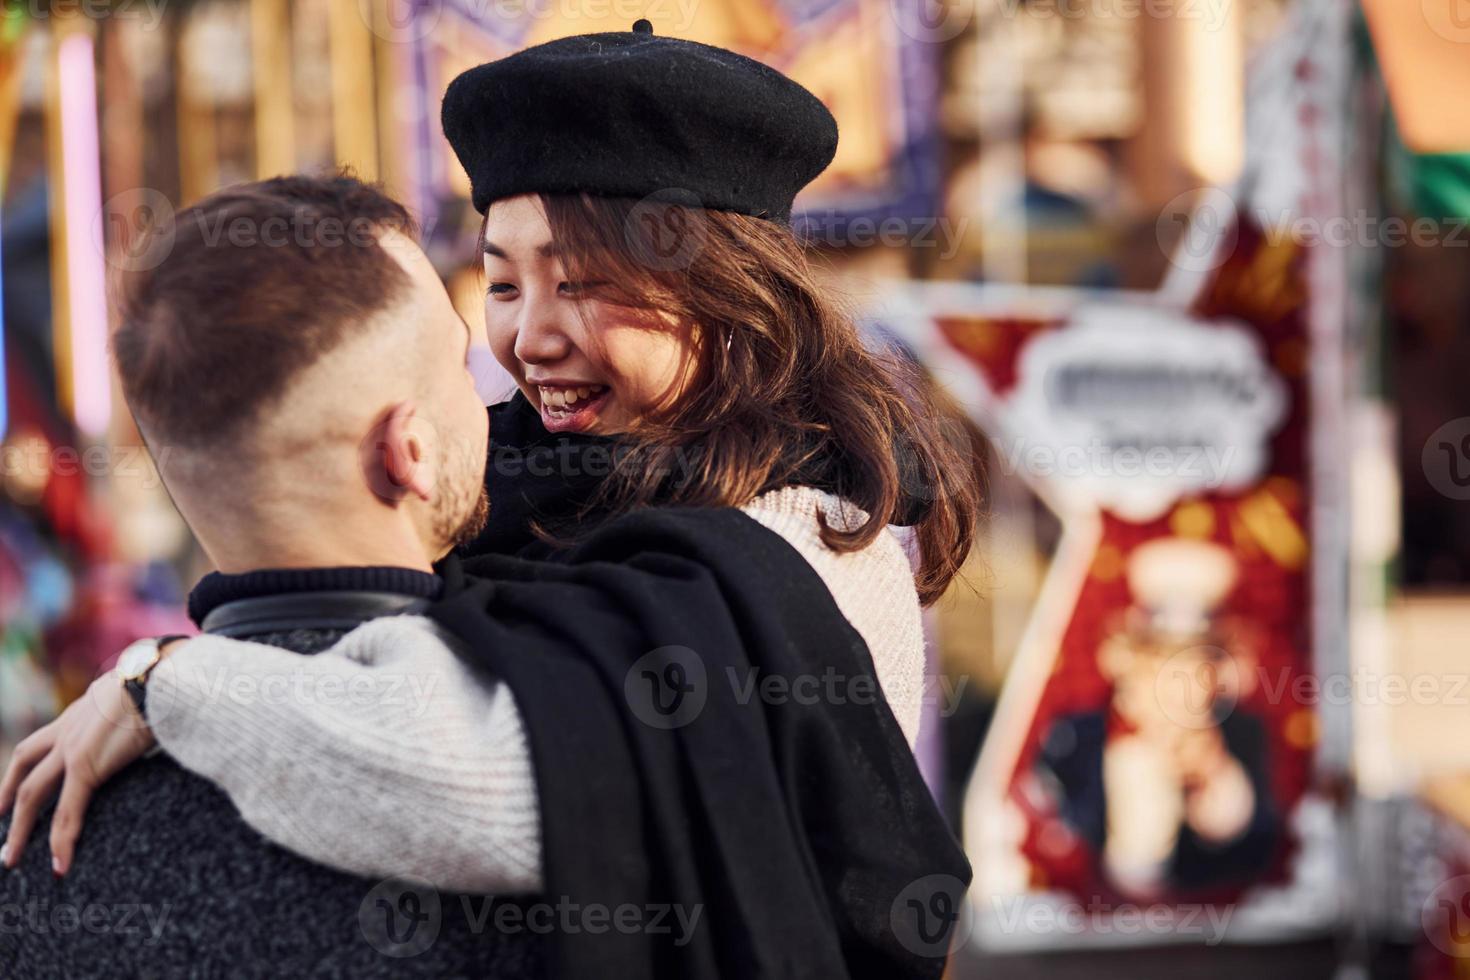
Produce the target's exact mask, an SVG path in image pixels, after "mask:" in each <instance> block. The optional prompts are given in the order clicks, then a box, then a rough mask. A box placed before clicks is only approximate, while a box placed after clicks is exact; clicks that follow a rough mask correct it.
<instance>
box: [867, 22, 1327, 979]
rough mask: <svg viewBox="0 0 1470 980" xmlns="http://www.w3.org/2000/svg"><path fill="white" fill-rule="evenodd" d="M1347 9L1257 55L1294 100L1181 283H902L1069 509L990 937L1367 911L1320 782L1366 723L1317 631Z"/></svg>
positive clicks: (1160, 938)
mask: <svg viewBox="0 0 1470 980" xmlns="http://www.w3.org/2000/svg"><path fill="white" fill-rule="evenodd" d="M1329 6H1331V5H1330V4H1328V3H1319V4H1314V5H1311V6H1310V7H1309V8H1308V10H1307V12H1306V13H1305V15H1304V16H1303V17H1301V18H1300V19H1299V20H1298V21H1297V22H1296V24H1295V27H1294V29H1293V30H1292V31H1291V32H1290V33H1289V34H1288V36H1287V37H1285V38H1284V39H1282V41H1280V42H1278V46H1277V50H1276V52H1274V57H1266V58H1263V59H1262V61H1261V62H1259V63H1258V65H1257V71H1265V72H1269V73H1270V76H1269V77H1270V78H1271V79H1273V80H1274V84H1275V85H1276V86H1277V87H1276V88H1275V91H1274V93H1273V94H1274V97H1267V98H1266V99H1265V102H1264V103H1263V104H1264V105H1266V106H1267V107H1268V108H1267V112H1266V117H1267V119H1268V120H1269V121H1268V122H1266V123H1262V124H1258V125H1257V126H1254V127H1252V129H1253V130H1254V132H1253V135H1254V136H1255V137H1256V138H1255V140H1254V141H1253V142H1254V151H1253V152H1252V153H1251V154H1250V155H1249V157H1248V162H1247V169H1246V172H1245V175H1244V176H1243V178H1242V181H1241V183H1240V185H1238V186H1237V187H1235V188H1232V189H1229V190H1224V189H1216V190H1211V191H1207V192H1205V193H1203V194H1200V195H1195V196H1193V197H1192V200H1191V202H1190V203H1191V208H1190V213H1189V215H1188V220H1187V223H1186V227H1185V228H1184V230H1183V233H1182V235H1180V236H1179V239H1178V245H1177V248H1176V249H1175V251H1174V265H1175V272H1176V274H1175V275H1173V276H1172V277H1171V278H1170V279H1169V281H1167V282H1166V283H1165V285H1164V287H1163V288H1162V289H1161V290H1160V291H1159V292H1157V293H1148V294H1144V293H1119V292H1112V293H1107V292H1083V291H1076V290H1068V289H1050V290H1048V289H1034V288H1032V289H1027V288H1019V287H1001V286H972V285H963V284H902V285H895V286H894V287H893V289H892V293H891V294H890V295H889V296H888V297H887V299H886V301H885V302H884V303H883V304H881V310H880V311H879V312H878V313H876V315H875V317H874V320H875V323H876V326H877V327H878V328H879V329H880V330H883V331H886V332H887V333H888V334H890V335H891V336H892V337H894V338H895V339H897V340H898V341H899V342H900V343H902V344H903V345H904V346H906V347H907V348H908V349H909V350H910V351H911V352H912V353H913V355H914V356H915V357H916V358H917V359H918V360H919V361H920V362H921V363H922V364H924V365H925V367H926V368H928V369H929V371H930V372H931V373H932V374H933V375H934V376H935V377H936V379H937V380H939V381H940V383H942V384H943V385H944V386H945V387H946V388H947V389H948V390H949V391H950V393H951V394H952V395H954V396H955V398H956V399H957V400H958V401H959V402H960V403H961V404H962V405H963V406H964V407H965V408H966V409H967V410H968V412H969V413H970V414H971V416H972V417H973V419H974V420H975V421H976V423H977V424H979V425H980V427H981V428H982V429H983V430H984V432H985V433H986V435H987V436H988V437H989V439H990V441H991V444H992V450H993V452H992V459H993V460H994V461H995V462H994V464H993V465H994V466H995V467H996V468H998V469H999V470H1000V471H1001V474H1000V476H1001V477H1012V476H1013V477H1015V478H1018V479H1019V480H1020V481H1021V483H1023V484H1024V485H1025V486H1026V487H1027V488H1028V489H1029V490H1030V491H1031V492H1032V493H1034V495H1035V497H1036V498H1037V499H1038V500H1039V501H1040V502H1041V504H1042V505H1044V506H1045V508H1046V509H1047V510H1049V511H1051V513H1052V514H1053V515H1055V517H1056V519H1057V520H1058V521H1059V522H1060V525H1061V535H1060V539H1059V540H1058V542H1057V544H1056V546H1055V549H1054V551H1053V552H1052V553H1051V554H1050V556H1049V557H1050V565H1049V570H1048V572H1047V575H1046V578H1045V579H1044V581H1043V583H1042V584H1041V586H1040V589H1039V592H1038V594H1037V596H1036V599H1035V602H1034V605H1033V607H1032V609H1031V614H1030V620H1029V624H1028V626H1027V627H1026V629H1025V631H1024V633H1023V635H1022V638H1021V641H1020V646H1019V649H1017V651H1016V653H1015V656H1014V659H1013V660H1012V662H1011V666H1010V669H1009V671H1008V673H1007V675H1006V678H1005V683H1004V687H1003V689H1002V691H1001V695H1000V700H999V703H998V705H997V708H996V713H995V716H994V719H993V721H992V722H991V725H990V729H989V731H988V732H987V735H986V740H985V744H984V748H983V750H982V753H981V757H980V760H979V763H978V765H977V767H976V771H975V773H974V775H973V777H972V779H971V781H970V784H969V788H968V791H967V796H966V800H965V839H966V846H967V849H968V850H969V853H970V857H971V861H972V862H973V864H974V866H975V881H974V885H973V888H972V892H971V900H972V902H971V905H972V908H971V914H972V915H973V917H974V928H975V935H976V937H977V940H978V941H979V942H980V943H981V944H982V945H983V946H984V947H987V948H990V949H997V950H1005V949H1021V948H1042V949H1057V948H1060V947H1065V946H1067V945H1077V946H1111V945H1128V944H1135V945H1142V944H1150V943H1159V942H1205V943H1212V942H1218V941H1220V940H1222V939H1223V940H1230V941H1260V940H1270V939H1284V938H1288V937H1294V936H1300V935H1303V934H1308V933H1312V932H1320V931H1323V930H1326V929H1330V928H1332V927H1333V926H1334V925H1335V924H1336V923H1337V922H1338V921H1339V916H1341V915H1342V914H1343V905H1342V903H1341V901H1340V895H1341V882H1340V880H1339V870H1338V866H1337V863H1336V858H1335V857H1334V853H1335V852H1336V851H1337V850H1338V848H1339V845H1340V842H1341V832H1340V828H1339V827H1338V815H1337V812H1336V810H1335V808H1334V806H1333V804H1332V802H1331V799H1330V796H1331V792H1330V788H1329V787H1330V785H1331V781H1330V779H1326V778H1323V777H1324V775H1328V774H1330V772H1331V771H1332V770H1333V769H1335V768H1338V767H1340V766H1341V765H1342V764H1343V763H1344V761H1345V760H1346V758H1347V756H1348V746H1347V744H1346V743H1347V740H1348V730H1347V726H1345V725H1344V724H1342V723H1341V714H1342V713H1343V711H1344V710H1345V709H1343V708H1342V707H1341V704H1342V702H1341V698H1338V699H1337V701H1338V704H1339V707H1338V708H1337V709H1335V711H1334V709H1333V708H1332V707H1331V703H1332V702H1333V701H1334V697H1333V691H1332V690H1325V689H1324V687H1323V685H1324V682H1330V681H1331V680H1341V679H1342V677H1343V671H1344V667H1345V664H1344V663H1343V650H1342V646H1341V644H1340V642H1338V637H1336V636H1335V635H1334V636H1324V635H1323V634H1324V629H1323V628H1322V626H1321V624H1322V623H1323V622H1324V620H1326V621H1331V620H1333V619H1335V618H1339V617H1340V616H1341V608H1340V603H1341V602H1342V601H1343V596H1342V595H1341V593H1340V592H1339V591H1337V590H1336V589H1334V588H1332V587H1330V586H1329V587H1326V588H1324V587H1323V586H1322V584H1321V583H1322V582H1323V581H1324V580H1330V579H1331V576H1332V575H1333V574H1334V573H1335V569H1338V568H1340V567H1342V566H1343V564H1344V563H1345V561H1346V554H1345V551H1344V543H1343V541H1342V538H1341V535H1340V533H1339V531H1338V522H1337V519H1336V518H1337V515H1335V514H1334V512H1333V511H1332V510H1331V509H1330V508H1328V509H1324V508H1323V507H1322V506H1320V504H1321V501H1319V499H1318V495H1319V494H1321V493H1322V487H1323V486H1324V485H1329V484H1340V483H1341V482H1343V480H1344V479H1345V474H1344V464H1343V454H1342V453H1341V452H1338V451H1335V449H1334V446H1335V445H1336V443H1335V442H1334V439H1335V436H1334V434H1333V432H1332V430H1331V429H1330V427H1329V426H1328V424H1327V422H1326V420H1327V419H1328V418H1329V417H1330V416H1331V415H1332V414H1334V410H1333V409H1332V408H1331V407H1330V406H1331V404H1332V402H1333V400H1334V399H1335V398H1337V397H1339V396H1338V394H1337V393H1336V391H1335V389H1334V387H1333V382H1332V381H1331V380H1330V376H1331V375H1332V374H1334V372H1335V370H1336V368H1335V360H1336V358H1337V357H1338V356H1340V355H1339V353H1338V345H1339V344H1340V343H1341V336H1340V323H1341V313H1340V305H1339V304H1340V303H1341V302H1342V294H1343V291H1344V284H1343V282H1342V268H1341V265H1342V261H1343V259H1342V251H1343V250H1342V249H1331V248H1326V247H1314V246H1313V240H1314V233H1312V232H1311V231H1310V229H1309V228H1308V225H1309V224H1310V223H1311V222H1313V221H1320V220H1324V219H1326V218H1328V217H1329V216H1331V215H1335V214H1337V213H1338V212H1339V208H1340V205H1339V204H1338V203H1337V202H1336V201H1335V200H1334V199H1333V198H1332V197H1331V196H1330V195H1326V194H1323V193H1322V191H1321V188H1323V187H1332V186H1334V179H1335V178H1337V177H1338V175H1337V174H1336V173H1335V172H1329V171H1330V169H1331V168H1330V167H1329V166H1328V164H1327V161H1328V160H1329V159H1330V158H1329V157H1328V156H1327V154H1326V153H1325V152H1324V148H1325V147H1327V146H1331V145H1334V143H1333V141H1334V140H1335V139H1336V134H1337V133H1338V132H1339V131H1338V130H1337V129H1335V128H1334V127H1335V126H1337V125H1338V122H1337V121H1336V120H1335V117H1336V116H1337V115H1338V113H1337V111H1336V110H1335V109H1334V108H1333V102H1332V99H1333V98H1334V96H1333V93H1334V92H1335V91H1340V86H1341V84H1342V76H1341V74H1340V73H1341V72H1342V71H1344V70H1345V67H1346V66H1345V65H1342V64H1338V65H1329V64H1324V63H1323V61H1322V59H1321V58H1320V57H1319V56H1318V55H1316V54H1314V53H1313V52H1315V51H1321V50H1327V51H1338V50H1340V47H1341V46H1340V45H1338V44H1334V43H1320V42H1322V41H1323V39H1324V37H1326V36H1327V34H1328V32H1331V31H1334V30H1336V31H1341V30H1342V29H1343V28H1344V21H1343V20H1342V19H1341V16H1342V11H1341V10H1340V9H1339V10H1329V9H1328V8H1329ZM1335 6H1336V7H1338V8H1341V6H1342V5H1340V4H1338V5H1335ZM1283 50H1284V52H1285V53H1284V54H1283V53H1282V52H1283ZM1334 73H1337V74H1334ZM1303 80H1312V81H1315V84H1306V85H1302V84H1300V83H1301V82H1302V81H1303ZM1303 93H1305V95H1303ZM1263 168H1268V169H1269V173H1266V172H1263ZM1168 224H1169V222H1168V221H1167V216H1166V217H1165V218H1161V220H1160V231H1161V238H1160V242H1161V246H1162V245H1163V243H1164V234H1163V233H1164V231H1165V230H1167V225H1168ZM1314 365H1320V366H1321V370H1314V369H1313V368H1314ZM1337 414H1340V410H1338V411H1337ZM998 478H1000V477H998ZM1336 694H1338V695H1341V696H1342V697H1344V698H1345V697H1346V696H1347V694H1348V692H1346V691H1337V692H1336ZM1324 760H1326V761H1325V762H1324ZM1141 917H1143V918H1141Z"/></svg>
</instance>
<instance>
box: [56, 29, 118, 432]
mask: <svg viewBox="0 0 1470 980" xmlns="http://www.w3.org/2000/svg"><path fill="white" fill-rule="evenodd" d="M57 65H58V68H59V69H60V72H59V74H60V78H59V83H60V102H61V154H62V186H63V196H64V201H65V205H64V206H65V212H64V214H65V221H66V243H67V248H66V274H67V294H68V307H69V309H70V313H71V370H72V405H73V411H74V413H75V416H76V423H77V427H78V428H79V429H81V430H82V432H84V433H86V434H87V435H92V436H100V435H102V434H104V433H105V432H106V431H107V423H108V420H109V417H110V415H111V413H112V396H111V392H110V391H109V387H108V385H109V379H108V373H107V294H106V288H105V286H106V278H107V277H106V272H105V268H104V261H105V260H104V257H103V255H102V250H101V244H100V243H99V245H98V247H97V248H96V249H92V248H88V247H87V243H88V242H90V241H92V238H93V236H92V228H91V225H92V221H93V219H94V218H96V217H97V216H98V215H100V214H101V212H102V168H101V157H100V154H99V150H98V133H97V77H96V67H95V52H94V47H93V43H92V37H91V35H90V34H89V33H87V32H85V31H75V32H73V33H72V34H70V35H68V36H67V37H66V38H64V39H63V40H62V41H61V43H60V45H59V46H58V50H57Z"/></svg>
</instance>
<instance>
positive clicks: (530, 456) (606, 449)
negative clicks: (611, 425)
mask: <svg viewBox="0 0 1470 980" xmlns="http://www.w3.org/2000/svg"><path fill="white" fill-rule="evenodd" d="M489 413H490V452H489V459H488V461H487V466H486V468H485V488H486V491H487V492H488V493H489V495H490V520H489V522H488V523H487V524H486V526H485V530H484V531H483V532H481V534H480V535H479V536H478V537H476V538H475V539H474V540H473V541H470V542H469V543H468V544H465V545H463V546H461V547H460V549H459V554H460V556H461V557H466V558H468V557H473V556H475V555H488V554H494V555H517V554H518V555H521V556H523V557H535V558H541V557H546V556H548V555H550V554H551V553H552V552H553V551H554V550H556V549H555V548H554V547H553V546H550V545H547V544H545V543H544V542H542V541H541V540H540V539H538V538H537V537H536V535H535V533H534V532H533V531H532V529H531V525H532V523H533V522H536V523H539V524H540V525H541V527H542V528H544V529H545V530H547V531H550V532H552V533H553V534H563V533H564V532H568V531H570V530H572V529H573V528H575V529H577V530H579V531H585V530H586V529H588V528H590V527H592V526H595V525H596V524H597V523H599V522H600V521H602V520H604V519H606V518H607V517H608V516H609V514H608V513H607V511H606V510H605V509H603V508H601V507H600V506H598V505H599V502H600V500H599V498H598V496H597V491H598V490H599V489H600V488H601V486H602V484H603V482H604V481H605V480H606V478H607V477H608V475H609V474H610V473H611V472H612V470H613V467H614V466H615V465H616V464H617V462H618V461H619V460H620V459H626V458H627V456H628V454H630V453H632V452H634V451H635V447H634V444H633V443H631V442H629V441H627V440H625V439H621V438H619V437H616V436H593V435H585V434H582V433H560V434H555V435H553V434H552V433H550V432H547V431H546V427H545V426H543V425H542V424H541V415H540V413H538V412H537V411H536V409H535V408H534V407H533V406H532V405H531V403H530V402H529V401H528V400H527V398H526V396H525V395H524V394H522V393H521V392H519V391H517V392H516V393H515V395H513V396H512V397H511V398H510V399H509V400H507V401H503V402H500V403H498V404H496V405H491V406H490V408H489ZM898 461H899V466H900V472H901V473H902V475H903V478H904V479H903V483H904V486H905V488H909V487H920V486H922V481H921V480H920V479H919V478H918V477H917V476H916V475H915V474H913V473H911V472H909V470H908V468H907V467H909V466H911V463H912V461H911V460H910V459H909V457H908V456H907V455H906V454H904V453H902V452H900V453H899V454H898ZM845 466H846V464H845V462H844V461H843V460H841V459H835V458H833V457H831V456H830V455H824V456H817V457H816V458H815V459H814V460H813V461H812V462H811V463H809V464H808V465H807V466H806V468H805V469H804V470H803V471H802V472H801V473H798V474H796V475H794V476H793V477H792V478H791V479H789V480H788V481H786V482H787V483H788V484H800V485H804V486H812V487H817V488H819V489H822V490H828V491H831V492H832V493H835V494H837V495H838V496H840V497H845V496H848V494H847V493H846V492H845V490H846V484H847V482H848V481H847V478H846V472H845ZM770 489H775V488H774V487H772V488H770ZM929 506H930V499H929V496H928V495H927V494H924V493H921V492H920V493H912V492H908V490H907V489H905V491H904V493H903V495H902V496H901V498H900V500H899V505H898V508H897V514H896V515H895V516H894V518H893V520H892V522H891V523H895V524H905V525H908V524H916V523H918V522H919V521H920V520H921V519H922V518H923V517H924V515H925V514H926V513H927V512H928V509H929Z"/></svg>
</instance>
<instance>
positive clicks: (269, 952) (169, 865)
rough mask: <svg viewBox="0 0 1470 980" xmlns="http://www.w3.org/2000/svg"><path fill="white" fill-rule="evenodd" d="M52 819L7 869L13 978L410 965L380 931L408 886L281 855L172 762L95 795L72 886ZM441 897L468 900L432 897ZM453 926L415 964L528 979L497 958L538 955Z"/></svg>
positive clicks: (5, 942)
mask: <svg viewBox="0 0 1470 980" xmlns="http://www.w3.org/2000/svg"><path fill="white" fill-rule="evenodd" d="M50 816H51V814H50V810H49V808H48V810H47V811H45V812H43V813H42V815H41V819H40V820H39V822H38V824H37V826H36V828H35V830H34V831H33V832H32V835H31V840H30V842H29V844H28V845H27V847H26V850H25V853H24V855H23V857H22V860H21V863H20V865H19V866H18V867H17V868H16V869H15V870H14V871H12V872H10V873H9V874H0V917H4V921H0V964H4V965H5V967H6V969H4V970H0V974H3V975H4V976H6V977H50V976H60V975H76V976H93V975H112V976H131V975H138V974H140V973H141V974H146V975H150V976H187V975H191V971H197V970H200V969H203V970H204V971H205V972H206V973H211V974H213V973H215V972H218V973H219V974H220V975H225V974H230V975H239V976H256V975H259V976H278V975H283V974H284V975H303V976H304V975H313V976H353V977H379V976H382V977H388V976H394V975H396V974H395V970H394V967H395V966H401V960H399V959H397V958H396V957H395V951H394V950H393V949H392V945H391V944H392V942H393V941H396V940H389V939H385V937H384V936H379V935H378V934H377V933H378V932H379V931H381V929H379V928H377V927H375V925H374V923H375V922H376V920H377V919H382V918H383V916H384V912H383V910H382V908H381V907H379V904H375V902H374V895H376V894H377V893H378V892H380V891H382V890H383V889H384V888H385V887H386V888H389V889H390V890H391V889H393V888H400V890H401V887H400V886H398V885H396V884H394V883H384V882H377V881H373V880H370V879H367V878H361V877H358V876H355V875H350V874H346V873H344V872H339V871H336V870H333V869H331V868H326V867H323V866H321V865H318V864H314V863H312V862H310V861H307V860H305V859H303V858H300V857H298V856H296V855H294V854H292V853H290V852H289V851H286V850H285V849H283V848H280V847H277V846H276V845H274V844H272V843H271V842H269V841H268V840H266V839H265V838H264V837H262V836H261V835H260V834H259V833H258V832H256V831H255V830H254V829H253V828H251V827H250V826H249V825H248V824H246V823H245V821H244V820H243V819H241V817H240V816H239V814H238V812H237V811H236V810H235V807H234V804H233V803H232V802H231V801H230V798H229V797H228V796H227V795H226V794H225V793H224V792H223V791H222V790H220V789H219V788H218V787H216V786H215V785H214V784H212V783H210V782H209V781H207V780H205V779H202V778H200V777H199V776H196V775H194V774H193V773H191V772H189V771H187V770H185V769H183V768H182V767H181V766H179V765H178V764H177V763H175V762H174V761H173V760H172V759H170V758H169V757H168V756H166V755H160V756H156V757H155V758H153V759H149V760H146V761H143V762H140V763H138V764H135V765H133V766H131V767H129V768H128V769H127V770H125V771H124V772H123V773H121V774H119V775H118V776H117V777H116V778H114V779H113V780H112V781H111V782H109V783H108V784H107V785H106V786H104V787H102V788H101V789H100V790H99V791H98V793H97V795H96V797H95V798H94V799H93V801H92V803H91V805H90V806H89V807H88V811H87V818H86V826H85V829H84V830H83V832H82V837H81V840H80V841H79V843H78V847H77V854H76V858H75V860H74V862H73V867H72V869H71V870H70V872H69V873H68V874H67V875H66V877H65V878H56V877H55V876H54V875H53V874H52V873H51V870H50V849H49V847H48V846H47V837H48V834H49V827H50ZM0 826H3V827H5V828H8V822H6V821H0ZM0 833H3V829H0ZM423 890H424V892H425V894H423V895H421V896H419V898H420V904H427V903H428V902H429V900H430V894H431V893H433V889H431V888H428V887H427V886H424V889H423ZM432 901H433V902H435V903H442V904H445V905H447V904H448V903H450V902H451V901H454V902H458V901H459V899H458V896H447V895H446V896H439V895H437V894H436V893H433V894H432ZM476 901H480V902H484V901H488V900H487V899H476ZM388 907H389V908H396V907H397V906H396V905H394V904H393V903H392V902H390V903H389V906H388ZM454 909H455V912H456V914H458V911H459V909H458V906H457V905H456V906H455V907H454ZM365 910H366V911H365ZM375 917H376V918H375ZM9 920H14V921H9ZM473 924H474V923H473V921H472V922H471V923H470V925H473ZM481 924H482V925H483V923H481ZM444 925H445V926H447V928H445V929H444V930H443V931H442V933H441V931H440V929H439V928H438V926H439V923H435V929H434V933H435V938H434V941H433V943H432V946H431V947H430V948H428V949H426V950H425V951H424V954H423V955H422V956H421V957H419V960H420V961H422V960H423V959H425V958H427V959H428V960H434V961H436V963H435V966H436V967H443V969H444V970H447V971H449V972H452V973H453V972H458V973H464V972H466V971H468V972H469V973H472V974H474V975H485V976H507V975H521V974H520V973H507V972H501V971H500V970H499V969H498V968H497V967H496V966H495V964H497V963H499V962H504V961H506V959H507V957H510V958H513V959H518V960H520V959H525V958H526V957H528V956H530V955H532V954H533V953H534V950H531V949H529V947H528V945H527V944H526V943H525V942H507V941H506V940H505V939H504V938H503V937H496V936H494V935H493V934H492V933H493V930H482V931H483V932H484V934H479V933H474V934H471V932H470V931H468V930H466V929H464V928H462V927H461V924H460V923H458V922H457V921H456V922H450V921H447V920H446V922H445V923H444ZM403 935H404V933H402V932H401V931H400V933H399V934H398V938H402V936H403ZM385 943H387V945H388V947H389V948H387V949H385V948H384V947H385ZM526 962H531V961H530V960H528V959H527V960H526ZM527 975H535V974H534V973H532V974H527Z"/></svg>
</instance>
